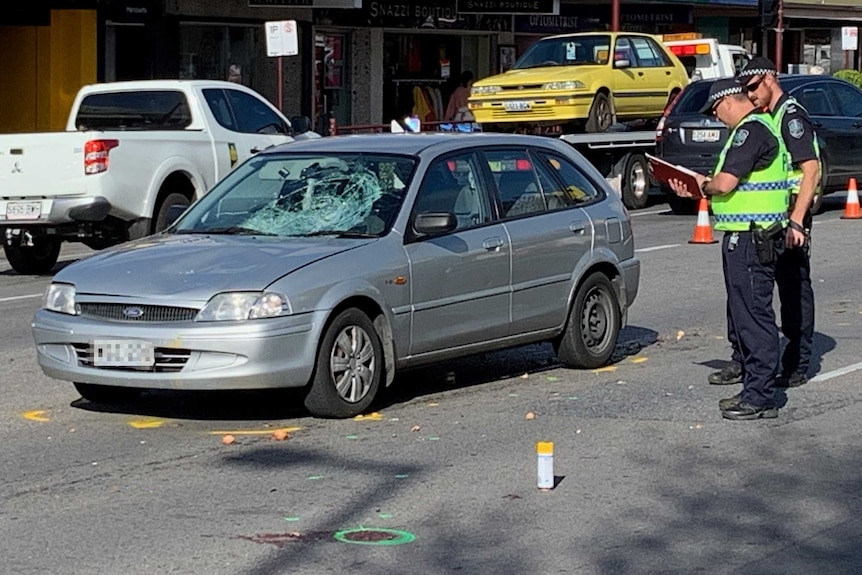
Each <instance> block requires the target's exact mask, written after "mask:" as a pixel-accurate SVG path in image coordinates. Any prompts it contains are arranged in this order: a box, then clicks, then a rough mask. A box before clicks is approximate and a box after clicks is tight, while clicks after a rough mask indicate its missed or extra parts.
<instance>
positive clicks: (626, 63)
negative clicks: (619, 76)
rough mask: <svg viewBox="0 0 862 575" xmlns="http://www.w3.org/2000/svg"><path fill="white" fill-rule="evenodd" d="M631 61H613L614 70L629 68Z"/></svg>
mask: <svg viewBox="0 0 862 575" xmlns="http://www.w3.org/2000/svg"><path fill="white" fill-rule="evenodd" d="M631 67H632V62H631V60H614V68H631Z"/></svg>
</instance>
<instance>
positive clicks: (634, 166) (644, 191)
mask: <svg viewBox="0 0 862 575" xmlns="http://www.w3.org/2000/svg"><path fill="white" fill-rule="evenodd" d="M622 174H623V181H622V190H623V204H625V206H626V207H627V208H628V209H630V210H641V209H643V208H645V207H646V205H647V200H648V199H649V186H650V182H649V168H648V167H647V160H646V156H644V155H643V154H629V155H628V157H627V159H626V162H625V166H624V168H623V172H622Z"/></svg>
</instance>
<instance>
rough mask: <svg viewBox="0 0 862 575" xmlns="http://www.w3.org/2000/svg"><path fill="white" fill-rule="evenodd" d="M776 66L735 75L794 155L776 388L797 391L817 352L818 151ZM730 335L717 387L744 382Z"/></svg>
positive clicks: (765, 63) (761, 63) (779, 279)
mask: <svg viewBox="0 0 862 575" xmlns="http://www.w3.org/2000/svg"><path fill="white" fill-rule="evenodd" d="M777 74H778V72H777V71H776V68H775V65H774V64H773V63H772V62H771V61H770V60H768V59H767V58H763V57H757V58H754V59H752V60H751V61H750V62H749V63H748V64H747V65H746V66H745V67H744V68H743V69H742V70H740V72H739V73H738V74H737V81H738V82H739V83H740V84H741V85H742V86H743V88H744V90H745V92H746V93H747V94H748V97H749V99H750V100H751V101H752V103H753V104H754V105H755V106H757V107H760V108H763V109H765V110H768V111H769V113H770V115H771V116H772V119H773V122H774V125H775V127H776V129H778V130H779V133H780V134H781V138H782V140H783V141H784V144H785V146H786V147H787V151H788V153H789V155H790V162H791V174H790V177H789V181H790V184H791V186H790V192H791V196H790V214H789V225H788V228H787V237H786V245H785V248H786V249H785V250H784V252H783V253H782V254H781V256H780V257H779V258H778V260H777V262H776V265H775V281H776V284H778V298H779V300H780V316H781V332H782V333H783V334H784V337H786V338H787V345H786V346H785V347H784V353H783V354H782V356H781V374H780V375H779V377H778V382H777V385H778V386H780V387H797V386H800V385H803V384H804V383H806V382H807V381H808V370H809V367H810V364H811V356H812V353H813V349H814V289H813V288H812V285H811V258H810V253H811V223H812V215H811V205H812V203H813V201H814V196H815V193H816V190H817V188H818V187H819V185H820V178H821V174H820V148H819V146H818V144H817V136H816V134H815V131H814V126H813V125H812V124H811V120H810V118H809V117H808V112H807V111H806V110H805V108H803V107H802V106H801V105H800V104H799V102H797V101H796V100H795V99H794V98H793V97H792V96H789V95H788V94H786V93H785V92H784V90H782V89H781V84H780V83H779V80H778V77H777ZM732 331H733V330H732V329H729V330H728V339H729V340H730V343H731V347H732V349H733V354H732V356H731V361H730V363H729V364H728V365H727V366H725V367H724V369H722V370H721V371H719V372H715V373H713V374H710V376H709V382H710V383H712V384H716V385H722V384H729V383H739V382H740V381H742V374H741V365H740V358H739V351H738V346H737V345H736V342H735V340H734V337H733V336H732Z"/></svg>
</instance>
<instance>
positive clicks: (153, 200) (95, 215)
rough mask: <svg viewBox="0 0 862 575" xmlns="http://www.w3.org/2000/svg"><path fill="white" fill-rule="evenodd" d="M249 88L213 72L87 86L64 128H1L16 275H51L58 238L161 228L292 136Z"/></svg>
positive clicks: (3, 185)
mask: <svg viewBox="0 0 862 575" xmlns="http://www.w3.org/2000/svg"><path fill="white" fill-rule="evenodd" d="M291 133H292V132H291V124H290V122H289V121H288V120H287V119H286V118H285V117H284V116H283V115H282V114H281V113H280V112H279V111H278V110H277V109H276V108H275V107H274V106H272V105H271V104H270V103H269V102H267V101H266V100H265V99H264V98H262V97H261V96H260V95H259V94H257V93H256V92H254V91H253V90H251V89H249V88H246V87H244V86H242V85H239V84H234V83H229V82H219V81H206V80H193V81H181V80H147V81H141V82H116V83H106V84H95V85H92V86H85V87H84V88H82V89H81V90H80V92H79V93H78V95H77V97H76V98H75V101H74V104H73V105H72V111H71V113H70V115H69V121H68V124H67V126H66V131H65V132H55V133H41V134H7V135H0V230H2V231H3V249H4V251H5V253H6V258H7V259H8V260H9V263H10V265H11V266H12V268H13V269H15V270H16V271H17V272H19V273H26V274H44V273H49V272H50V271H51V269H52V268H53V267H54V264H55V263H56V262H57V257H58V255H59V252H60V244H61V242H62V241H64V240H65V241H76V242H83V243H85V244H86V245H87V246H89V247H91V248H93V249H100V248H103V247H107V246H109V245H113V244H117V243H121V242H124V241H127V240H130V239H136V238H139V237H143V236H146V235H149V234H151V233H154V232H156V231H160V230H161V229H163V228H164V227H166V225H167V223H168V222H169V221H170V219H172V217H174V216H175V215H176V213H177V212H181V211H182V210H183V209H185V207H186V206H188V205H189V204H190V203H191V202H192V201H194V200H196V199H197V198H198V197H200V196H201V195H203V194H204V193H206V192H207V191H208V190H209V189H210V188H211V187H212V186H213V185H214V184H215V183H216V182H217V181H219V180H220V179H221V178H222V177H224V175H225V174H227V173H228V172H229V171H230V170H231V169H232V168H233V167H234V166H235V165H237V164H238V163H240V162H242V161H243V160H245V159H246V158H248V157H249V156H251V155H253V154H255V153H257V152H258V151H260V150H263V149H264V148H267V147H269V146H272V145H276V144H280V143H283V142H289V141H291V140H292V138H291Z"/></svg>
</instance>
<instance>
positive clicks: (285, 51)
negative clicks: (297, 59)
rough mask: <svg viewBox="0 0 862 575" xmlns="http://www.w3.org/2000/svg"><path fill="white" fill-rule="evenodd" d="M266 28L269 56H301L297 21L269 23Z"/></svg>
mask: <svg viewBox="0 0 862 575" xmlns="http://www.w3.org/2000/svg"><path fill="white" fill-rule="evenodd" d="M265 26H266V55H267V56H270V57H272V56H296V55H297V54H299V39H298V38H297V34H296V20H282V21H280V22H267V23H266V24H265Z"/></svg>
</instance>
